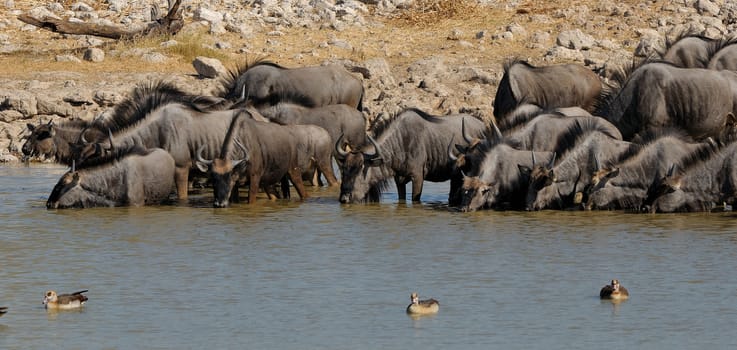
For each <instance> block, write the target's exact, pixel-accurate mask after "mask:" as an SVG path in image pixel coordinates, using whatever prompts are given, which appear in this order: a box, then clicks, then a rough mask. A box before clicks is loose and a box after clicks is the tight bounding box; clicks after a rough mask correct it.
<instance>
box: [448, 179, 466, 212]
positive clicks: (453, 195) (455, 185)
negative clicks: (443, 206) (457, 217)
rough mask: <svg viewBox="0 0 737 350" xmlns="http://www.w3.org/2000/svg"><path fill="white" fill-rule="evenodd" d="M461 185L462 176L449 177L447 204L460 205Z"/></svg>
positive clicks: (450, 205)
mask: <svg viewBox="0 0 737 350" xmlns="http://www.w3.org/2000/svg"><path fill="white" fill-rule="evenodd" d="M461 186H463V177H462V176H455V175H454V176H452V177H451V178H450V192H448V206H449V207H457V206H459V205H461V194H460V190H461Z"/></svg>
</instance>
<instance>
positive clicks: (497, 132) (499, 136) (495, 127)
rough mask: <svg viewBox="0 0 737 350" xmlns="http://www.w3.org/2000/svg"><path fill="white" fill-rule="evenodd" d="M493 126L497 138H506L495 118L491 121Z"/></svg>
mask: <svg viewBox="0 0 737 350" xmlns="http://www.w3.org/2000/svg"><path fill="white" fill-rule="evenodd" d="M491 127H492V129H493V130H494V137H496V139H497V140H501V139H503V138H504V136H503V135H502V131H501V130H499V127H498V126H497V125H496V122H494V121H493V120H492V121H491Z"/></svg>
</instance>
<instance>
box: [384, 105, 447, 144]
mask: <svg viewBox="0 0 737 350" xmlns="http://www.w3.org/2000/svg"><path fill="white" fill-rule="evenodd" d="M406 112H415V113H417V115H419V116H420V117H421V118H422V119H425V120H427V121H428V122H431V123H439V122H441V121H442V117H438V116H435V115H432V114H430V113H427V112H424V111H421V110H419V109H417V108H406V109H404V110H402V111H400V112H399V113H396V114H394V115H393V116H391V117H389V118H381V119H376V120H374V122H373V123H372V124H371V125H369V133H371V135H373V137H374V138H377V137H379V136H381V135H382V134H384V132H385V131H386V130H387V129H389V127H390V126H391V125H392V124H393V123H394V122H395V121H396V120H397V119H399V118H400V116H401V115H403V114H404V113H406Z"/></svg>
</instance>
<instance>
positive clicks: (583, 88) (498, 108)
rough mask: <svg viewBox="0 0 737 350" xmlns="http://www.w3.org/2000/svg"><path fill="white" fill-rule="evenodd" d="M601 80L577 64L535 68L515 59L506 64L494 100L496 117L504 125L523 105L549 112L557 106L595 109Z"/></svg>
mask: <svg viewBox="0 0 737 350" xmlns="http://www.w3.org/2000/svg"><path fill="white" fill-rule="evenodd" d="M601 89H602V84H601V80H599V77H598V76H597V75H596V73H594V72H593V71H591V70H590V69H588V68H586V67H584V66H581V65H577V64H562V65H553V66H545V67H535V66H533V65H531V64H529V63H527V62H525V61H522V60H519V59H515V60H510V61H507V62H506V63H505V64H504V76H503V77H502V80H501V81H500V82H499V87H498V88H497V90H496V97H495V98H494V117H495V118H496V121H497V122H498V123H502V122H503V121H504V120H505V119H507V116H508V114H509V113H510V112H512V111H514V110H515V109H516V108H517V107H518V106H520V105H524V104H532V105H537V106H538V107H540V108H541V109H544V110H550V109H553V108H558V107H581V108H583V109H585V110H587V111H589V112H591V111H593V110H594V108H595V104H596V101H597V99H598V97H599V94H600V93H601Z"/></svg>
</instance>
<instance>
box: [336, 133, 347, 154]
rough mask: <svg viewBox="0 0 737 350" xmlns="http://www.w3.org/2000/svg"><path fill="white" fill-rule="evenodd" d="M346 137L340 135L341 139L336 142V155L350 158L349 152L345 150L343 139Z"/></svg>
mask: <svg viewBox="0 0 737 350" xmlns="http://www.w3.org/2000/svg"><path fill="white" fill-rule="evenodd" d="M344 137H345V135H344V134H342V133H341V134H340V137H338V141H335V154H337V155H338V156H340V157H342V158H345V157H346V156H348V152H347V151H346V150H345V149H343V138H344Z"/></svg>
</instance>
